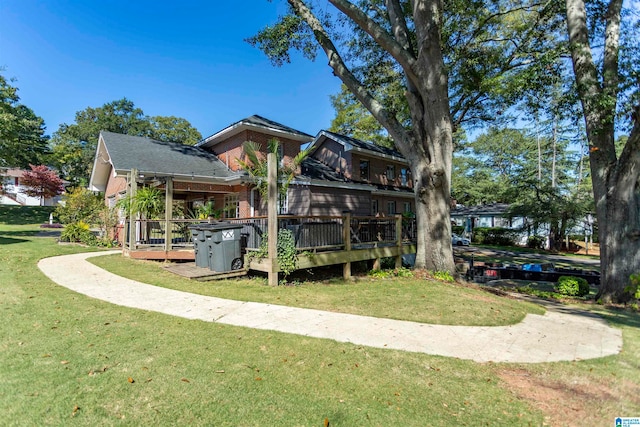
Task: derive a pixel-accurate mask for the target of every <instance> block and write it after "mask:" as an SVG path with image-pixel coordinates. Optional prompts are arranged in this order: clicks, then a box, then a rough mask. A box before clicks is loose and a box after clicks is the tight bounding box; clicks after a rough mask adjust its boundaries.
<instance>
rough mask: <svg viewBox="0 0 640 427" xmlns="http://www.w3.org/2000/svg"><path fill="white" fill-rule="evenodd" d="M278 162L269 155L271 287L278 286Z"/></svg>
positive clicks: (268, 208)
mask: <svg viewBox="0 0 640 427" xmlns="http://www.w3.org/2000/svg"><path fill="white" fill-rule="evenodd" d="M277 163H278V160H277V158H276V155H275V154H274V153H269V154H267V169H268V174H267V182H268V194H269V200H268V203H267V239H268V240H267V243H268V246H267V248H268V258H269V286H278V170H277V167H278V165H277Z"/></svg>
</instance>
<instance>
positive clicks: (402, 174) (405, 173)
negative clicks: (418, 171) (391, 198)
mask: <svg viewBox="0 0 640 427" xmlns="http://www.w3.org/2000/svg"><path fill="white" fill-rule="evenodd" d="M408 175H409V173H408V170H407V168H402V169H400V185H402V186H403V187H406V186H407V182H408V181H409V180H408V179H407V177H408Z"/></svg>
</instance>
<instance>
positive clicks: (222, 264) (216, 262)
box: [204, 222, 244, 273]
mask: <svg viewBox="0 0 640 427" xmlns="http://www.w3.org/2000/svg"><path fill="white" fill-rule="evenodd" d="M242 227H243V226H242V224H231V223H229V222H218V223H213V224H206V228H205V229H204V237H205V240H206V245H207V249H208V256H209V260H208V262H209V269H211V270H213V271H215V272H218V273H223V272H226V271H233V270H240V269H241V268H242V266H243V265H244V261H243V259H242V248H241V239H242V234H241V233H240V230H242Z"/></svg>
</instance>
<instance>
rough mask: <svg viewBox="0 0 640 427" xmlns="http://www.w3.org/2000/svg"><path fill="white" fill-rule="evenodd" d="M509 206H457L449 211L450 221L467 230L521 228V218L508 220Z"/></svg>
mask: <svg viewBox="0 0 640 427" xmlns="http://www.w3.org/2000/svg"><path fill="white" fill-rule="evenodd" d="M508 211H509V204H507V203H489V204H486V205H477V206H462V205H457V206H456V207H455V208H453V209H451V221H452V222H454V223H455V225H459V226H465V227H467V228H471V229H473V228H476V227H499V228H521V227H522V225H523V218H512V219H510V218H509V217H508V215H507V213H508Z"/></svg>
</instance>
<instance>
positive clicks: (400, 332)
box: [38, 251, 622, 363]
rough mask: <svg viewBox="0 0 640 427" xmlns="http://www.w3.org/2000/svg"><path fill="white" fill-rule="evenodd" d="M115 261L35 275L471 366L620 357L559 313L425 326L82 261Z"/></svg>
mask: <svg viewBox="0 0 640 427" xmlns="http://www.w3.org/2000/svg"><path fill="white" fill-rule="evenodd" d="M113 253H119V251H109V252H92V253H81V254H74V255H63V256H58V257H52V258H44V259H42V260H40V262H39V263H38V267H39V268H40V270H42V271H43V272H44V274H46V275H47V276H48V277H49V278H50V279H51V280H53V281H54V282H56V283H57V284H59V285H61V286H64V287H66V288H69V289H71V290H73V291H76V292H79V293H81V294H84V295H87V296H89V297H92V298H96V299H100V300H103V301H108V302H110V303H113V304H118V305H122V306H126V307H132V308H137V309H142V310H149V311H156V312H160V313H165V314H169V315H172V316H178V317H184V318H187V319H198V320H203V321H206V322H217V323H223V324H227V325H234V326H244V327H249V328H256V329H265V330H272V331H279V332H286V333H292V334H299V335H304V336H309V337H316V338H328V339H333V340H336V341H340V342H348V343H352V344H357V345H365V346H371V347H379V348H388V349H396V350H405V351H412V352H420V353H427V354H432V355H439V356H448V357H457V358H460V359H470V360H474V361H476V362H489V361H493V362H517V363H538V362H555V361H562V360H581V359H592V358H597V357H603V356H609V355H613V354H617V353H619V352H620V350H621V349H622V332H621V331H620V330H619V329H615V328H612V327H610V326H609V325H607V323H606V322H605V321H604V320H603V319H601V318H600V317H598V316H595V315H593V314H591V313H588V312H585V311H581V310H575V309H572V308H569V307H565V306H556V305H550V306H548V307H547V312H546V314H545V315H543V316H541V315H535V314H528V315H527V316H526V317H525V319H524V320H523V321H522V322H520V323H518V324H517V325H511V326H447V325H431V324H423V323H416V322H408V321H401V320H392V319H381V318H376V317H368V316H357V315H353V314H344V313H333V312H326V311H320V310H312V309H306V308H295V307H286V306H280V305H273V304H262V303H255V302H241V301H233V300H227V299H222V298H215V297H208V296H203V295H196V294H191V293H187V292H181V291H176V290H171V289H166V288H161V287H157V286H152V285H148V284H144V283H140V282H136V281H134V280H129V279H126V278H124V277H120V276H116V275H115V274H112V273H109V272H107V271H105V270H103V269H101V268H99V267H97V266H95V265H93V264H91V263H90V262H88V261H87V260H86V259H87V258H90V257H95V256H101V255H107V254H113Z"/></svg>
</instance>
